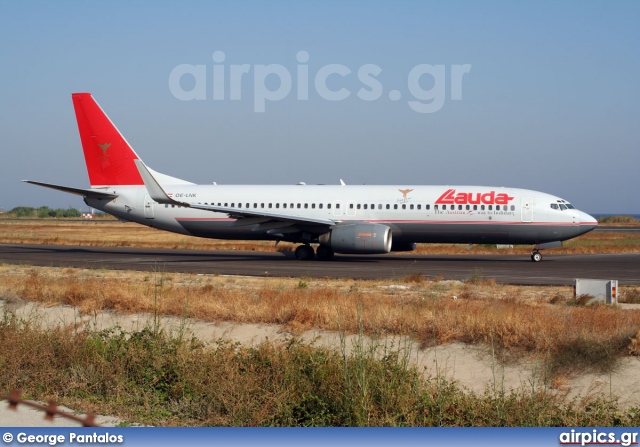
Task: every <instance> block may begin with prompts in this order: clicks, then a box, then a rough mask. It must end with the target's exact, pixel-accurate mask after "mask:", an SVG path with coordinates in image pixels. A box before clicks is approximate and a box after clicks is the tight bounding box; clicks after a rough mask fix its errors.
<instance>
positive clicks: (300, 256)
mask: <svg viewBox="0 0 640 447" xmlns="http://www.w3.org/2000/svg"><path fill="white" fill-rule="evenodd" d="M295 255H296V259H297V260H298V261H311V260H312V259H313V256H314V255H315V253H314V252H313V248H311V245H300V246H299V247H298V248H296V251H295Z"/></svg>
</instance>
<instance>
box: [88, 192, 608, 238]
mask: <svg viewBox="0 0 640 447" xmlns="http://www.w3.org/2000/svg"><path fill="white" fill-rule="evenodd" d="M164 187H165V190H166V192H167V193H168V195H169V196H170V197H171V198H173V199H175V200H177V201H185V202H190V203H196V204H202V205H215V206H222V207H228V208H234V209H239V210H243V209H244V210H253V211H259V212H260V211H263V212H266V213H277V214H280V215H285V216H291V217H303V218H325V219H331V220H333V221H336V222H337V223H342V224H346V223H349V222H368V223H379V224H384V225H387V226H389V227H390V228H391V230H392V233H393V240H394V241H397V242H451V243H505V244H507V243H522V244H540V243H545V242H550V241H562V240H566V239H570V238H572V237H575V236H578V235H580V234H583V233H586V232H587V231H590V230H592V229H593V228H595V226H596V225H597V222H596V221H595V219H594V218H593V217H591V216H589V215H588V214H586V213H584V212H582V211H578V210H576V209H573V208H572V207H571V205H569V204H568V203H567V202H565V201H564V200H562V199H560V198H558V197H555V196H552V195H549V194H545V193H541V192H537V191H531V190H524V189H516V188H495V187H478V186H374V185H362V186H352V185H345V186H340V185H336V186H333V185H293V186H288V185H287V186H276V185H182V184H179V185H164ZM101 190H102V189H101ZM107 191H108V192H114V193H116V194H118V195H119V197H117V198H116V199H114V200H112V201H109V202H107V203H104V202H103V201H101V200H97V199H91V198H87V199H86V200H87V203H88V204H89V205H91V206H93V207H96V208H98V209H101V210H104V211H106V212H108V213H110V214H113V215H115V216H117V217H119V218H121V219H125V220H129V221H134V222H138V223H141V224H144V225H148V226H151V227H156V228H160V229H164V230H168V231H174V232H179V233H182V234H190V235H194V236H201V237H211V238H219V239H254V240H255V239H262V240H277V239H282V240H290V241H292V242H300V241H304V242H309V241H310V242H314V241H315V240H314V238H315V237H316V236H317V235H319V234H321V233H323V232H326V231H327V230H326V227H325V228H320V227H318V226H315V225H313V224H308V225H306V226H305V225H302V226H301V225H297V228H298V229H299V228H301V227H303V228H302V230H303V232H304V233H306V234H308V235H310V236H309V237H310V238H311V239H308V240H303V239H300V233H291V234H288V233H286V232H277V231H275V232H274V231H273V228H269V224H268V223H265V222H261V219H260V218H253V220H251V219H252V218H249V219H244V223H243V224H242V225H238V224H237V223H236V219H234V218H232V217H229V214H227V213H218V212H211V211H205V210H198V209H193V208H187V207H181V206H178V205H172V204H159V203H156V202H154V201H153V200H152V199H151V198H150V197H149V195H148V193H147V190H146V188H145V187H144V186H119V187H112V188H108V189H107ZM567 205H568V206H569V208H568V207H567ZM563 208H564V209H563ZM280 226H282V225H280Z"/></svg>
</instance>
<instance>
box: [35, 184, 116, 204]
mask: <svg viewBox="0 0 640 447" xmlns="http://www.w3.org/2000/svg"><path fill="white" fill-rule="evenodd" d="M23 182H25V183H31V184H32V185H38V186H44V187H45V188H51V189H56V190H58V191H63V192H68V193H69V194H75V195H78V196H84V197H93V198H96V199H108V200H111V199H115V198H116V197H118V194H111V193H108V192H102V191H97V190H95V189H81V188H72V187H70V186H61V185H54V184H51V183H42V182H34V181H32V180H23Z"/></svg>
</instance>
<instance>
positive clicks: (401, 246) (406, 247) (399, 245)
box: [391, 241, 418, 251]
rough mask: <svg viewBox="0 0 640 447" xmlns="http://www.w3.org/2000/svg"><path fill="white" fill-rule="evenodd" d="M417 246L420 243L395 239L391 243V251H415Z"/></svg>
mask: <svg viewBox="0 0 640 447" xmlns="http://www.w3.org/2000/svg"><path fill="white" fill-rule="evenodd" d="M417 246H418V244H416V243H415V242H399V241H393V244H391V251H413V250H415V249H416V247H417Z"/></svg>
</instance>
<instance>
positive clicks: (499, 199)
mask: <svg viewBox="0 0 640 447" xmlns="http://www.w3.org/2000/svg"><path fill="white" fill-rule="evenodd" d="M513 199H514V197H511V196H509V195H508V194H506V193H503V192H501V193H499V194H496V192H495V191H491V192H486V193H484V194H482V193H479V192H476V193H473V192H459V193H457V194H456V190H455V189H447V190H446V191H445V193H444V194H442V195H441V196H440V197H438V200H436V203H437V204H442V205H453V204H454V203H455V204H459V205H467V204H471V205H477V204H479V203H484V204H485V205H508V204H509V202H510V201H511V200H513Z"/></svg>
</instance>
